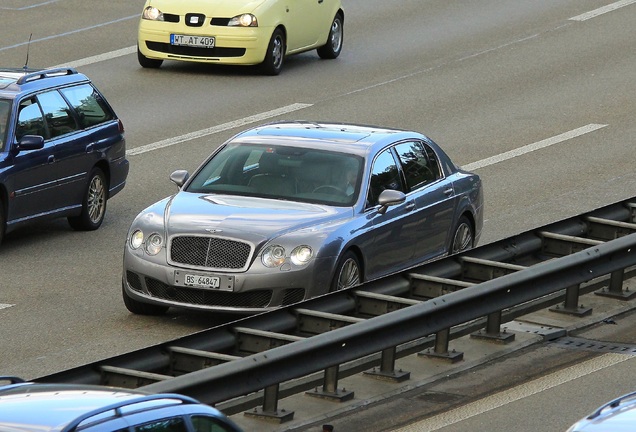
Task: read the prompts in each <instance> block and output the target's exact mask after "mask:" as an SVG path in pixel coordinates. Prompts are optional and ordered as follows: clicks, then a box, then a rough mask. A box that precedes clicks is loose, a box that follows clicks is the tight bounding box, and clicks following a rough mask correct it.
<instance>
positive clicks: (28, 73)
mask: <svg viewBox="0 0 636 432" xmlns="http://www.w3.org/2000/svg"><path fill="white" fill-rule="evenodd" d="M82 81H86V82H89V81H90V80H89V79H88V77H87V76H86V75H84V74H81V73H79V72H77V70H75V69H73V68H55V69H28V68H0V96H3V97H9V98H13V97H15V96H16V95H18V94H22V93H28V92H31V91H37V90H42V89H48V88H52V87H59V86H64V85H67V84H72V83H77V82H82Z"/></svg>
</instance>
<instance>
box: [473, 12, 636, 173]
mask: <svg viewBox="0 0 636 432" xmlns="http://www.w3.org/2000/svg"><path fill="white" fill-rule="evenodd" d="M635 1H636V0H635ZM606 126H607V125H604V124H589V125H587V126H583V127H580V128H578V129H573V130H571V131H569V132H564V133H562V134H559V135H556V136H553V137H552V138H547V139H544V140H542V141H538V142H535V143H533V144H528V145H526V146H523V147H519V148H516V149H514V150H510V151H508V152H505V153H500V154H498V155H495V156H492V157H489V158H486V159H482V160H480V161H477V162H473V163H469V164H468V165H464V166H463V167H462V168H463V169H465V170H467V171H474V170H476V169H479V168H484V167H487V166H489V165H494V164H496V163H499V162H503V161H505V160H508V159H512V158H514V157H517V156H521V155H524V154H526V153H530V152H533V151H535V150H539V149H542V148H545V147H549V146H551V145H554V144H558V143H560V142H563V141H567V140H569V139H572V138H576V137H578V136H581V135H585V134H587V133H590V132H594V131H595V130H597V129H601V128H604V127H606Z"/></svg>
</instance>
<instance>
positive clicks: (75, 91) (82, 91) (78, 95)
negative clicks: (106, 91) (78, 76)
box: [60, 84, 115, 128]
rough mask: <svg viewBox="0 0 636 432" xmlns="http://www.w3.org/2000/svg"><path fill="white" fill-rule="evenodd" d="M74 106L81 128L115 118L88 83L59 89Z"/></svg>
mask: <svg viewBox="0 0 636 432" xmlns="http://www.w3.org/2000/svg"><path fill="white" fill-rule="evenodd" d="M60 91H61V92H62V94H63V95H64V97H65V98H66V99H67V100H68V101H69V103H70V104H71V105H72V106H73V108H75V110H76V111H77V113H78V115H79V117H80V124H81V127H83V128H88V127H91V126H95V125H98V124H100V123H104V122H107V121H109V120H112V119H114V118H115V116H114V115H113V112H112V111H111V110H110V108H109V107H108V105H107V104H106V102H105V101H104V100H103V99H102V97H101V95H100V94H99V93H98V92H97V91H96V90H95V89H94V88H93V86H91V85H90V84H82V85H79V86H75V87H68V88H64V89H62V90H60Z"/></svg>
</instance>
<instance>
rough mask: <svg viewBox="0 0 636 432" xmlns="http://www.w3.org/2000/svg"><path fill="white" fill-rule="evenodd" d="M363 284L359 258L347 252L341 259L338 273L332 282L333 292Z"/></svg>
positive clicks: (337, 269) (337, 266)
mask: <svg viewBox="0 0 636 432" xmlns="http://www.w3.org/2000/svg"><path fill="white" fill-rule="evenodd" d="M361 282H362V270H361V267H360V260H359V259H358V256H357V255H356V254H354V253H353V252H351V251H347V252H345V253H344V255H342V256H341V257H340V259H339V260H338V264H337V265H336V272H335V273H334V276H333V281H332V282H331V290H330V292H333V291H340V290H343V289H347V288H351V287H354V286H356V285H360V283H361Z"/></svg>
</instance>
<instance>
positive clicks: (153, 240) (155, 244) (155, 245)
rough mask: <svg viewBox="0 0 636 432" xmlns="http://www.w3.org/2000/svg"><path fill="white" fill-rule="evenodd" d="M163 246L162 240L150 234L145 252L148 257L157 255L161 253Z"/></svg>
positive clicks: (157, 235) (154, 234) (158, 236)
mask: <svg viewBox="0 0 636 432" xmlns="http://www.w3.org/2000/svg"><path fill="white" fill-rule="evenodd" d="M162 245H163V238H161V236H160V235H159V234H157V233H152V234H150V235H149V236H148V240H146V252H147V253H148V255H157V254H158V253H159V252H160V251H161V246H162Z"/></svg>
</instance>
